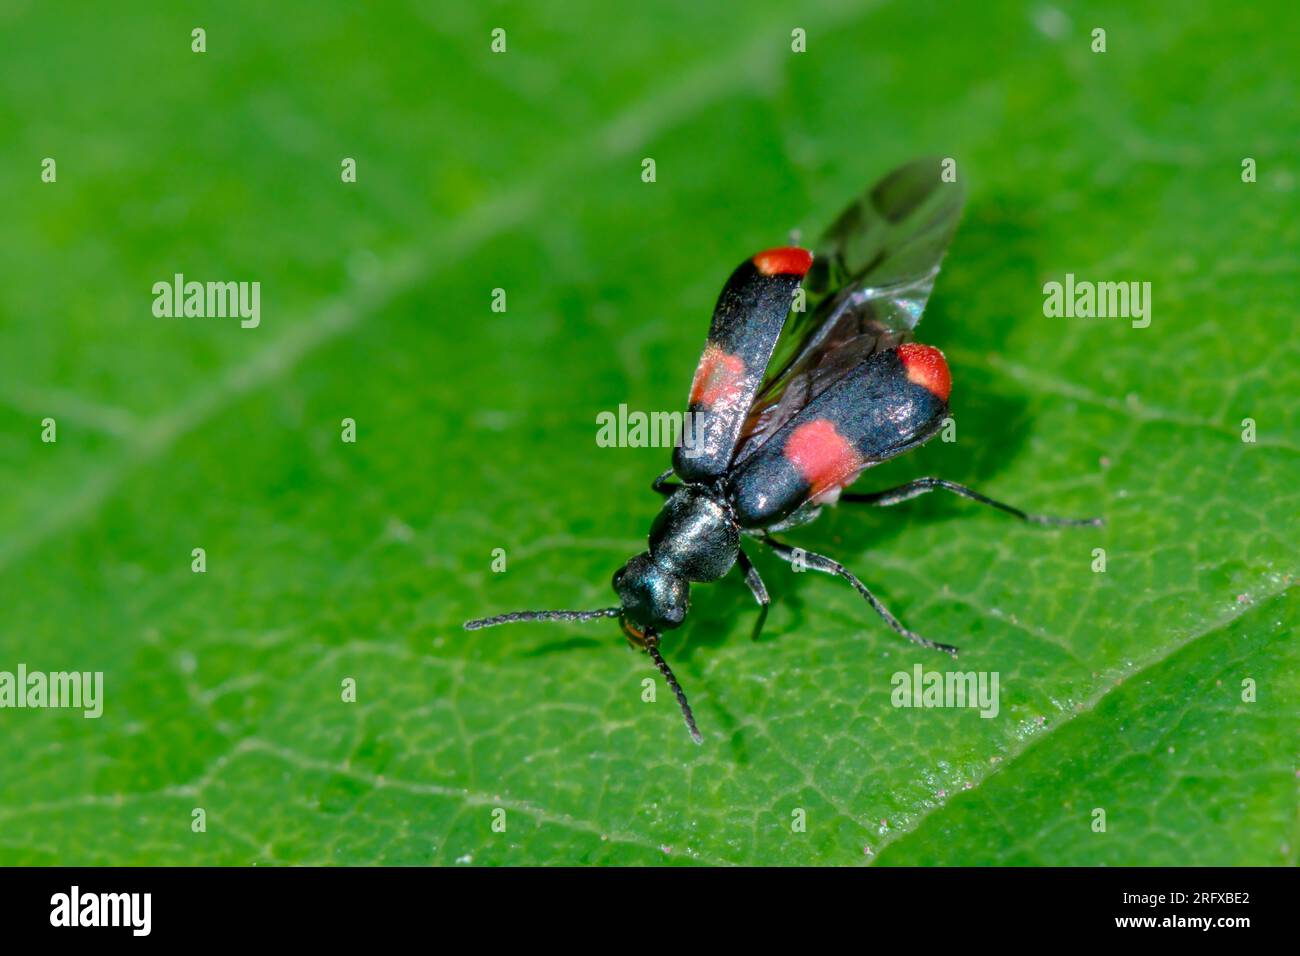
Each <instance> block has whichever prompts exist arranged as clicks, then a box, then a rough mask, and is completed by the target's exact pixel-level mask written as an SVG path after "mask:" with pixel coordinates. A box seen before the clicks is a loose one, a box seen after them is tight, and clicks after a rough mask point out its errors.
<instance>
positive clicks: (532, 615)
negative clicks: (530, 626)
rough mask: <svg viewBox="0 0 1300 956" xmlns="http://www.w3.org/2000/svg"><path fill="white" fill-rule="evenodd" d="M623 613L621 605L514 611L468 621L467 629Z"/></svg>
mask: <svg viewBox="0 0 1300 956" xmlns="http://www.w3.org/2000/svg"><path fill="white" fill-rule="evenodd" d="M622 613H623V609H622V608H621V607H602V608H600V609H598V610H595V611H514V612H512V613H510V614H498V615H497V616H496V617H481V618H479V619H478V620H476V621H466V622H465V630H467V631H477V630H479V629H480V628H484V627H496V626H497V625H498V624H514V623H516V622H518V621H594V620H595V619H596V618H599V617H618V616H619V615H620V614H622Z"/></svg>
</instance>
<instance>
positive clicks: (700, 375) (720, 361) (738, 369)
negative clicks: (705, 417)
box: [691, 342, 745, 408]
mask: <svg viewBox="0 0 1300 956" xmlns="http://www.w3.org/2000/svg"><path fill="white" fill-rule="evenodd" d="M744 378H745V360H744V359H742V358H741V357H740V356H738V355H728V354H727V353H726V352H724V351H722V349H720V348H718V347H717V346H716V345H714V344H713V343H712V342H710V343H709V344H708V345H707V346H706V347H705V349H704V354H703V355H702V356H700V365H699V368H697V369H696V370H695V380H694V381H692V382H691V404H692V405H699V406H701V407H703V408H712V407H713V406H714V405H716V404H718V402H720V401H727V400H730V399H734V398H736V397H737V396H738V395H739V394H740V390H741V386H742V385H743V384H744Z"/></svg>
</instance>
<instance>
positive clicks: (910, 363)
mask: <svg viewBox="0 0 1300 956" xmlns="http://www.w3.org/2000/svg"><path fill="white" fill-rule="evenodd" d="M898 358H899V360H900V361H902V363H903V367H904V368H905V369H907V378H908V381H911V382H915V383H916V384H917V385H920V386H921V387H922V388H927V389H929V390H930V392H931V393H932V394H933V395H934V396H935V397H936V398H938V399H939V401H941V402H946V401H948V396H949V395H950V394H951V393H952V373H951V372H949V371H948V363H947V362H945V361H944V360H943V353H942V352H940V351H939V350H938V349H936V348H934V347H933V346H930V345H917V344H916V343H915V342H909V343H907V344H906V345H900V346H899V347H898Z"/></svg>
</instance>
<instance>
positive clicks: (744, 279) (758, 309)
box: [673, 247, 812, 482]
mask: <svg viewBox="0 0 1300 956" xmlns="http://www.w3.org/2000/svg"><path fill="white" fill-rule="evenodd" d="M811 262H812V255H811V253H809V252H808V251H807V250H806V249H799V248H795V247H788V248H781V249H769V250H767V251H766V252H760V253H759V254H758V255H756V256H753V257H752V258H750V259H746V260H745V261H744V262H742V263H741V264H740V265H739V266H738V267H737V268H736V270H735V271H734V272H732V274H731V277H730V278H729V279H727V284H726V285H724V286H723V287H722V294H721V295H720V296H718V304H717V306H716V307H715V308H714V310H713V321H712V323H711V324H710V326H709V338H708V341H707V342H706V343H705V346H704V354H703V355H702V356H701V357H700V364H699V367H698V368H697V369H696V370H695V379H694V381H693V382H692V383H691V394H690V400H689V404H688V406H687V419H686V425H685V427H684V429H683V436H682V437H683V441H682V443H681V444H680V445H679V446H678V447H677V448H676V449H675V450H674V451H673V470H674V471H675V472H677V474H678V475H679V476H681V478H682V479H684V480H685V481H688V482H695V481H710V480H712V479H714V478H717V477H719V476H720V475H722V474H723V473H724V472H725V471H726V470H727V467H728V465H729V464H730V463H731V459H732V456H733V453H734V451H735V449H736V443H737V442H738V441H739V439H740V433H741V429H742V427H743V426H744V424H745V418H746V416H747V415H748V414H749V410H750V408H751V407H752V406H753V404H754V397H755V395H756V394H757V393H758V390H759V388H760V387H761V385H762V383H763V373H764V371H765V370H766V369H767V368H769V367H770V363H771V358H772V351H773V349H775V348H776V344H777V340H778V339H779V338H780V336H781V329H782V327H783V326H784V325H785V322H786V316H787V314H788V313H789V312H790V308H791V303H792V301H793V299H794V294H795V292H796V291H797V290H798V288H799V283H800V282H802V281H803V278H804V276H805V274H806V273H807V272H808V266H809V264H810V263H811Z"/></svg>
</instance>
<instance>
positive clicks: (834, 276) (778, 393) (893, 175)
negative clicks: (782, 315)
mask: <svg viewBox="0 0 1300 956" xmlns="http://www.w3.org/2000/svg"><path fill="white" fill-rule="evenodd" d="M941 170H942V166H941V161H940V160H939V159H937V158H931V159H918V160H913V161H912V162H909V163H906V164H905V165H903V166H900V167H898V168H897V169H895V170H893V171H892V172H890V173H889V174H888V175H886V176H885V177H884V178H882V179H881V180H880V181H879V182H877V183H876V184H875V185H873V186H872V187H871V188H870V189H868V190H867V191H866V193H864V194H863V195H862V196H861V197H860V198H859V199H858V200H857V201H856V202H854V203H853V204H852V205H850V206H849V207H848V208H847V209H845V210H844V212H843V213H841V214H840V216H839V218H837V219H836V220H835V221H834V222H833V223H832V224H831V226H830V228H829V229H827V230H826V233H825V235H824V236H822V238H821V240H820V241H819V242H818V243H817V245H816V246H815V254H814V257H813V263H812V268H811V269H810V270H809V272H808V275H807V276H806V277H805V279H804V290H805V292H806V295H807V299H806V302H805V308H804V311H802V312H791V314H790V317H789V318H788V319H787V320H786V324H785V328H784V330H783V332H782V333H781V339H780V341H779V342H778V343H777V347H776V351H775V353H774V354H773V357H772V361H771V362H770V363H769V365H768V369H769V371H768V374H767V377H766V378H765V379H764V381H763V384H762V386H760V388H759V390H758V392H757V394H756V395H755V398H754V403H753V405H752V406H751V407H750V411H749V415H748V416H747V418H746V421H745V425H744V427H743V429H742V430H741V436H740V441H739V442H738V444H737V447H736V453H735V455H734V456H733V464H739V463H740V462H741V461H743V460H744V459H745V458H746V457H748V456H749V455H751V454H753V452H754V451H755V450H756V449H757V448H758V447H759V446H760V445H762V443H763V442H764V441H765V440H766V439H767V437H768V436H770V435H771V434H772V433H773V432H775V431H776V430H777V429H778V428H780V427H781V425H783V424H784V423H785V422H787V421H789V420H790V418H791V417H792V416H793V415H794V414H795V413H796V412H798V411H799V409H801V408H803V407H804V406H805V405H807V404H808V402H810V401H812V400H813V399H814V398H816V397H817V396H818V395H820V394H821V393H822V392H823V391H825V390H826V389H827V388H829V387H830V386H831V385H832V384H834V383H835V382H836V381H838V380H839V379H841V378H842V377H843V376H844V375H846V374H848V373H849V372H851V371H852V370H853V369H854V368H856V367H857V366H858V365H860V364H861V363H862V362H863V361H865V360H866V359H867V358H869V357H870V356H871V355H873V354H875V353H876V352H878V351H883V350H885V349H890V348H893V347H895V346H897V345H899V344H901V343H902V342H905V341H907V340H908V339H910V338H911V332H912V330H913V329H914V328H915V327H916V324H917V323H918V322H920V321H921V315H922V313H923V312H924V311H925V305H926V302H927V301H928V300H929V298H930V292H931V290H932V289H933V288H934V280H935V278H936V277H937V276H938V274H939V267H940V265H941V264H942V262H943V257H944V254H945V253H946V252H947V250H948V246H949V245H950V244H951V243H952V237H953V234H954V233H955V232H956V230H957V223H958V222H959V221H960V219H961V211H962V205H963V203H964V201H965V196H964V191H963V189H962V187H961V185H960V184H958V183H950V182H944V181H943V180H942V178H941Z"/></svg>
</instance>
